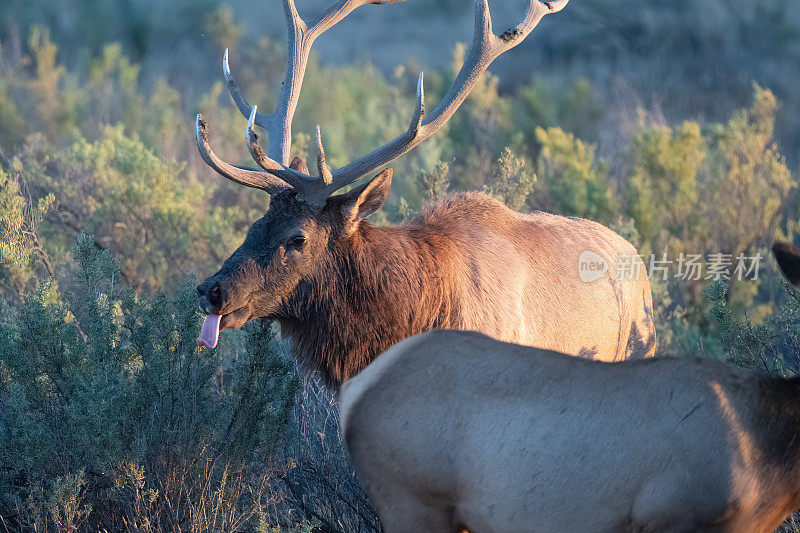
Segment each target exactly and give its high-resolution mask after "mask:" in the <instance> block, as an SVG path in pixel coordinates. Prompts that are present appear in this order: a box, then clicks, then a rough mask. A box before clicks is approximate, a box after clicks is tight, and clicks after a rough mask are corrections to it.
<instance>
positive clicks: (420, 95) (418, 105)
mask: <svg viewBox="0 0 800 533" xmlns="http://www.w3.org/2000/svg"><path fill="white" fill-rule="evenodd" d="M423 82H424V76H423V73H422V72H420V73H419V79H418V80H417V100H416V102H415V103H414V112H413V113H411V124H410V125H409V126H408V132H412V131H413V132H414V135H416V134H417V132H418V131H419V125H420V124H421V123H422V116H423V115H424V114H425V87H424V85H423Z"/></svg>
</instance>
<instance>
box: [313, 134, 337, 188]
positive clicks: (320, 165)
mask: <svg viewBox="0 0 800 533" xmlns="http://www.w3.org/2000/svg"><path fill="white" fill-rule="evenodd" d="M317 169H318V170H319V179H321V180H322V183H324V184H325V185H326V186H327V185H330V184H331V183H333V176H331V171H330V169H328V165H326V164H325V148H323V147H322V133H320V131H319V124H317Z"/></svg>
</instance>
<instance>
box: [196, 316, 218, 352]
mask: <svg viewBox="0 0 800 533" xmlns="http://www.w3.org/2000/svg"><path fill="white" fill-rule="evenodd" d="M219 319H220V316H219V315H206V319H205V320H204V321H203V327H202V329H201V330H200V336H199V337H197V345H198V346H208V347H209V348H214V347H215V346H216V345H217V340H218V339H219Z"/></svg>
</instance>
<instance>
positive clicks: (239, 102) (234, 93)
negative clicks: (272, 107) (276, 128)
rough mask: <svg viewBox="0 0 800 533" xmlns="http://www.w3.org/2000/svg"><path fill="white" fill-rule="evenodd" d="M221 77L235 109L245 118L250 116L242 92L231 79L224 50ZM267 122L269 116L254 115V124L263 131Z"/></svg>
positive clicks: (226, 53) (229, 67)
mask: <svg viewBox="0 0 800 533" xmlns="http://www.w3.org/2000/svg"><path fill="white" fill-rule="evenodd" d="M222 75H223V77H224V78H225V85H226V86H227V87H228V93H230V95H231V98H233V101H234V103H235V104H236V107H238V108H239V111H240V112H241V113H242V115H244V116H245V117H249V116H250V111H251V108H250V104H248V103H247V99H245V97H244V95H243V94H242V91H241V90H239V86H238V85H237V84H236V80H234V79H233V75H232V74H231V66H230V64H229V63H228V49H227V48H226V49H225V54H223V56H222ZM268 121H269V115H265V114H263V113H258V114H256V117H255V123H256V124H258V125H259V126H261V127H262V128H264V129H267V123H268Z"/></svg>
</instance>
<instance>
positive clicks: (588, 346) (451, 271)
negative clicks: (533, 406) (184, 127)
mask: <svg viewBox="0 0 800 533" xmlns="http://www.w3.org/2000/svg"><path fill="white" fill-rule="evenodd" d="M393 1H397V0H378V1H375V2H373V3H376V4H389V3H392V2H393ZM567 1H568V0H557V1H554V2H540V1H538V0H530V2H529V7H528V10H527V12H526V14H525V17H524V19H523V20H522V21H521V22H520V23H519V24H518V25H517V26H516V27H514V28H511V29H509V30H508V31H506V32H505V33H503V34H502V35H501V36H497V35H495V34H494V33H493V32H492V24H491V18H490V15H489V6H488V3H487V1H486V0H476V2H475V13H476V14H475V35H474V37H473V41H472V45H471V46H470V49H469V51H468V52H467V54H466V56H465V61H464V65H463V67H462V68H461V71H460V72H459V74H458V76H457V77H456V79H455V81H454V82H453V85H452V86H451V87H450V89H449V90H448V92H447V93H446V94H445V96H444V98H443V99H442V101H441V102H440V103H439V104H438V105H437V106H436V107H435V108H434V109H433V111H432V112H431V113H430V114H429V115H427V116H426V115H425V114H424V107H425V106H424V95H423V85H422V76H421V75H420V79H419V83H418V85H417V99H416V106H415V108H414V111H413V113H412V117H411V124H410V126H409V128H408V130H407V131H406V132H405V133H403V134H402V135H400V136H399V137H397V138H396V139H394V140H392V141H390V142H389V143H388V144H386V145H385V146H383V147H381V148H378V149H376V150H375V151H373V152H372V153H370V154H367V155H365V156H363V157H362V158H360V159H358V160H356V161H354V162H352V163H350V164H348V165H346V166H344V167H342V168H338V169H335V170H331V169H329V168H328V167H327V166H326V164H325V154H324V151H323V148H322V138H321V135H320V132H319V128H317V149H318V157H317V170H318V174H319V176H318V177H311V176H310V175H309V174H308V169H307V167H306V165H305V163H303V162H302V161H299V160H298V159H295V160H294V161H293V162H292V164H289V149H290V139H291V123H292V116H293V114H294V110H295V107H296V105H297V100H298V97H299V94H300V86H301V84H302V80H303V75H304V73H305V68H306V64H307V59H308V54H309V52H310V47H311V44H312V43H313V42H314V40H315V39H316V38H317V37H318V36H319V35H320V34H321V33H322V32H323V31H325V30H326V29H328V28H329V27H331V26H332V25H334V24H336V23H337V22H338V21H340V20H341V19H342V18H344V17H345V16H346V15H347V14H348V13H349V12H351V11H352V10H353V9H355V8H356V7H358V6H359V5H362V4H365V3H368V2H367V0H341V1H339V2H337V3H336V4H334V5H333V6H331V7H330V8H328V9H327V10H326V11H325V12H323V13H322V14H321V15H320V16H318V17H317V18H316V19H315V20H313V21H311V22H308V23H307V22H306V21H304V20H303V19H301V18H300V16H299V15H298V13H297V10H296V9H295V6H294V2H293V0H285V1H284V8H285V12H286V18H287V22H288V27H289V54H288V67H287V74H286V80H285V81H284V83H283V85H282V89H281V94H280V96H279V98H278V105H277V107H276V109H275V111H274V112H273V113H271V114H268V115H262V114H260V113H258V112H257V111H256V107H255V106H250V105H249V104H248V103H247V102H246V101H245V99H244V98H243V96H242V94H241V92H240V91H239V88H238V87H237V85H236V83H235V82H234V81H233V78H232V77H231V74H230V70H229V68H228V58H227V52H226V55H225V60H224V73H225V78H226V81H227V85H228V88H229V90H230V93H231V95H232V96H233V98H234V100H235V102H236V104H237V106H238V107H239V109H240V110H241V112H242V113H243V114H244V115H245V116H247V117H249V120H248V124H247V129H246V137H247V145H248V147H249V149H250V152H251V154H252V156H253V158H254V160H255V161H256V162H257V163H258V164H259V165H260V166H261V167H262V170H256V169H250V168H246V167H240V166H233V165H229V164H227V163H225V162H223V161H222V160H221V159H219V158H218V157H217V156H216V155H215V154H214V153H213V152H212V150H211V148H210V146H209V142H208V131H207V128H206V124H205V122H203V120H202V119H201V118H200V117H199V116H198V119H197V144H198V147H199V149H200V153H201V155H202V156H203V159H204V160H205V161H206V163H208V165H209V166H211V167H212V168H213V169H214V170H216V171H217V172H219V173H220V174H221V175H223V176H225V177H226V178H228V179H231V180H233V181H235V182H237V183H241V184H243V185H246V186H248V187H255V188H259V189H263V190H264V191H266V192H268V193H269V194H271V195H272V202H271V204H270V208H269V211H268V212H267V214H266V215H265V216H264V217H263V218H262V219H260V220H258V221H256V222H255V223H254V224H253V226H252V228H250V231H249V232H248V234H247V237H246V238H245V240H244V243H243V244H242V245H241V246H240V247H239V248H238V249H237V250H236V251H235V252H234V254H233V255H232V256H231V257H230V258H228V259H227V260H226V261H225V264H224V265H223V266H222V268H221V269H220V270H219V272H217V273H216V274H214V275H213V276H211V277H209V278H208V279H206V280H205V281H204V282H203V283H202V284H201V285H200V286H199V287H198V292H199V295H200V308H201V310H202V311H203V312H204V313H206V315H207V318H206V321H205V323H204V325H203V332H202V334H201V337H200V339H199V340H198V342H199V343H201V344H205V345H207V346H214V345H215V344H216V342H217V336H218V334H219V331H220V330H222V329H225V328H237V327H239V326H241V325H242V324H244V323H245V322H246V321H248V320H250V319H254V318H262V317H263V318H268V319H274V320H277V321H278V322H279V323H280V326H281V333H282V335H283V336H284V337H287V338H288V339H289V340H290V343H291V349H292V353H293V354H294V355H295V357H297V358H298V359H299V361H300V362H301V363H302V364H303V365H304V366H305V367H306V368H307V369H308V370H311V371H317V372H319V374H320V376H321V377H322V379H323V381H324V382H325V383H326V384H327V385H328V386H329V387H330V388H334V389H335V388H338V386H339V385H340V384H341V383H342V382H343V381H344V380H346V379H348V378H350V377H352V376H354V375H355V374H356V373H357V372H359V371H360V370H361V369H363V368H364V367H365V366H366V365H367V364H368V363H369V362H370V361H372V360H373V359H374V358H375V357H376V356H377V355H378V354H379V353H381V352H382V351H384V350H385V349H387V348H388V347H389V346H391V345H392V344H394V343H396V342H398V341H400V340H401V339H404V338H406V337H409V336H411V335H414V334H417V333H420V332H423V331H427V330H429V329H432V328H448V329H472V330H479V331H482V332H484V333H486V334H488V335H491V336H493V337H495V338H498V339H503V340H507V341H513V342H519V343H523V344H531V345H536V346H542V347H546V348H551V349H555V350H559V351H561V352H564V353H568V354H572V355H583V356H586V357H592V358H595V359H601V360H606V361H614V360H620V359H626V358H641V357H647V356H650V355H652V353H653V349H654V344H655V328H654V326H653V323H652V319H651V316H650V309H651V296H650V284H649V282H648V280H647V277H646V275H642V276H640V277H638V278H637V279H621V280H618V279H617V276H616V272H615V268H614V264H615V263H616V261H617V259H618V258H619V257H620V256H628V257H636V251H635V250H634V248H633V247H632V246H631V245H630V244H629V243H628V242H627V241H625V240H624V239H623V238H622V237H620V236H619V235H617V234H615V233H614V232H612V231H611V230H609V229H607V228H605V227H603V226H601V225H599V224H595V223H593V222H589V221H586V220H579V219H574V218H565V217H559V216H555V215H549V214H545V213H539V214H532V215H521V214H519V213H516V212H514V211H511V210H510V209H508V208H507V207H505V206H504V205H503V204H501V203H499V202H497V201H495V200H492V199H491V198H490V197H488V196H487V195H485V194H482V193H467V194H460V195H455V196H453V197H451V198H449V199H447V200H444V201H442V202H440V203H438V204H434V205H432V206H429V207H428V208H427V209H426V210H424V211H423V212H422V213H421V214H420V215H419V216H418V217H416V218H415V219H414V220H412V221H410V222H408V223H406V224H404V225H400V226H391V227H383V228H378V227H373V226H371V225H370V224H369V223H367V222H366V221H365V220H364V219H365V218H366V217H367V216H369V215H370V214H372V213H373V212H375V211H376V210H378V209H379V208H380V207H381V206H382V204H383V203H384V201H385V199H386V196H387V195H388V193H389V187H390V184H391V175H392V173H391V170H390V169H387V170H384V171H383V172H381V173H380V174H378V175H377V176H376V177H375V178H373V179H372V180H371V181H369V182H367V183H366V184H364V185H361V186H359V187H356V188H355V189H352V190H350V191H349V192H346V193H344V194H338V195H335V194H334V193H335V192H336V191H337V190H339V189H341V188H342V187H345V186H347V185H350V184H352V183H353V182H355V181H357V180H359V179H360V178H362V177H363V176H365V175H367V174H368V173H370V172H373V171H375V170H377V169H379V168H380V167H382V166H383V165H385V164H386V163H388V162H389V161H391V160H393V159H395V158H396V157H398V156H400V155H402V154H404V153H406V152H407V151H409V150H410V149H412V148H413V147H414V146H416V145H418V144H419V143H420V142H422V141H424V140H425V139H427V138H428V137H430V136H431V135H433V134H434V133H435V132H436V131H437V130H438V129H439V128H441V127H442V125H444V124H445V123H446V122H447V120H449V118H450V117H451V116H452V115H453V113H455V111H456V109H458V107H459V106H460V105H461V103H462V102H463V101H464V99H465V98H466V97H467V94H469V91H470V90H471V89H472V87H473V86H474V85H475V82H476V81H477V79H478V78H479V77H480V75H481V74H482V73H483V72H484V71H485V70H486V68H487V67H488V66H489V64H490V63H491V62H492V61H493V60H494V59H495V58H496V57H498V56H499V55H500V54H502V53H503V52H505V51H507V50H509V49H511V48H513V47H514V46H516V45H517V44H519V43H520V42H522V40H523V39H524V38H525V37H526V36H527V35H528V34H529V33H530V32H531V31H532V30H533V28H534V27H535V26H536V25H537V24H538V23H539V21H540V20H541V19H542V17H544V15H546V14H548V13H551V12H556V11H559V10H560V9H562V8H563V7H564V6H565V5H566V4H567ZM254 125H259V126H261V127H263V128H264V129H265V130H266V131H267V133H268V134H269V152H268V154H266V153H264V152H263V151H262V149H261V147H260V146H259V144H258V142H257V136H256V134H255V130H254ZM585 251H588V252H593V257H594V258H595V259H596V260H598V261H599V262H601V263H606V264H607V265H610V266H609V268H608V270H607V271H606V272H605V275H603V276H600V279H597V280H595V281H593V282H592V283H584V282H583V281H581V279H580V278H579V275H578V258H579V257H580V255H581V253H582V252H585ZM636 260H637V261H639V260H638V258H637V259H636ZM639 263H641V261H639ZM637 266H642V265H641V264H639V265H637ZM562 331H569V332H570V335H562V334H561V332H562Z"/></svg>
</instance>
